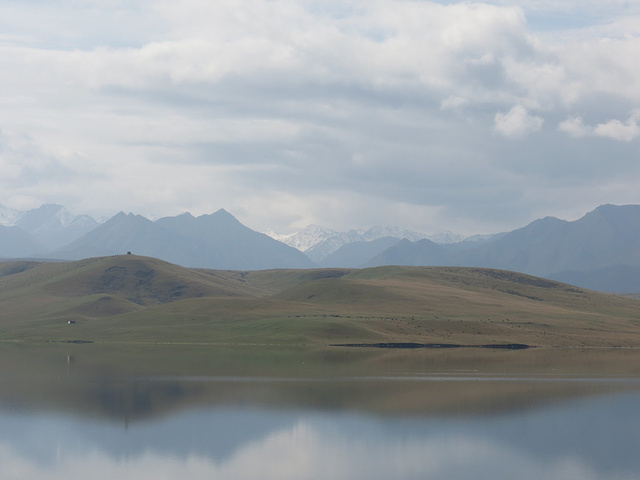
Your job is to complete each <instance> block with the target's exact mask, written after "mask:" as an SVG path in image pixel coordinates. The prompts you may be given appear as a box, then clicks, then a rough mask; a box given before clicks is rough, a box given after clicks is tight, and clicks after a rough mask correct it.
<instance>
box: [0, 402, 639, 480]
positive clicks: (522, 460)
mask: <svg viewBox="0 0 640 480" xmlns="http://www.w3.org/2000/svg"><path fill="white" fill-rule="evenodd" d="M639 400H640V395H638V394H634V395H630V394H626V395H618V396H603V397H597V398H592V399H589V400H580V401H572V402H566V403H563V404H560V405H556V406H553V407H548V408H539V409H534V410H528V411H525V412H518V413H513V412H512V413H509V414H504V415H491V416H484V417H483V416H469V417H457V418H437V417H398V416H389V417H385V416H375V415H362V414H353V413H326V412H322V413H319V412H309V411H302V410H295V411H273V410H260V409H240V408H238V409H229V408H226V409H213V410H197V411H190V412H187V413H181V414H178V415H173V416H171V417H168V418H163V419H159V420H154V421H148V422H145V423H135V424H132V425H129V427H128V428H127V429H125V426H124V425H114V424H113V423H103V422H99V421H86V420H81V419H77V418H71V417H63V416H52V415H42V414H39V415H26V414H8V413H6V412H5V413H2V414H0V474H1V475H0V476H1V478H2V479H8V480H14V479H15V480H22V479H29V480H31V479H45V480H49V479H68V480H75V479H86V478H92V479H114V478H115V479H119V480H125V479H143V480H144V479H154V480H156V479H173V478H189V479H217V478H220V479H247V478H250V479H254V478H255V479H271V478H273V479H289V478H291V479H312V478H318V479H350V480H353V479H359V478H363V479H389V478H394V479H425V478H438V479H492V480H493V479H502V478H504V479H511V478H518V479H536V480H537V479H580V480H591V479H632V478H633V479H637V478H640V459H638V451H640V448H639V447H640V409H638V408H637V405H638V401H639ZM88 475H89V476H88Z"/></svg>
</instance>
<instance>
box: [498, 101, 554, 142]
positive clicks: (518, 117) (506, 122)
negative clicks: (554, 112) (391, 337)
mask: <svg viewBox="0 0 640 480" xmlns="http://www.w3.org/2000/svg"><path fill="white" fill-rule="evenodd" d="M494 121H495V129H496V131H497V132H498V133H500V134H501V135H503V136H505V137H508V138H523V137H525V136H527V135H529V134H531V133H535V132H537V131H539V130H540V128H542V124H543V123H544V119H543V118H542V117H538V116H536V115H531V114H530V113H529V112H528V111H527V109H526V108H524V107H523V106H522V105H515V106H514V107H513V108H512V109H511V110H509V111H508V112H507V113H501V112H498V113H496V116H495V117H494Z"/></svg>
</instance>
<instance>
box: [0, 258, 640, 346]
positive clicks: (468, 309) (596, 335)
mask: <svg viewBox="0 0 640 480" xmlns="http://www.w3.org/2000/svg"><path fill="white" fill-rule="evenodd" d="M638 307H640V302H638V301H636V300H633V299H629V298H622V297H618V296H613V295H608V294H602V293H597V292H593V291H588V290H584V289H581V288H576V287H573V286H571V285H568V284H563V283H559V282H555V281H550V280H545V279H541V278H537V277H532V276H528V275H523V274H519V273H514V272H508V271H503V270H491V269H481V268H459V267H376V268H368V269H361V270H358V269H340V268H334V269H307V270H297V269H296V270H291V269H280V270H262V271H225V270H207V269H189V268H184V267H180V266H177V265H174V264H171V263H167V262H165V261H162V260H158V259H155V258H150V257H141V256H137V255H118V256H109V257H97V258H89V259H85V260H81V261H75V262H58V263H54V262H36V261H9V262H4V263H0V322H1V325H2V330H1V334H0V335H1V338H2V339H4V340H24V341H56V342H60V341H61V342H67V341H74V342H106V341H108V342H150V343H155V342H171V343H204V344H240V343H251V344H282V345H284V344H288V345H292V344H300V345H327V344H355V343H366V344H376V343H419V344H438V345H442V344H458V345H492V344H496V345H505V344H515V343H517V344H525V345H534V346H535V345H541V346H548V345H575V346H581V345H589V346H618V345H620V346H637V345H638V344H640V308H638Z"/></svg>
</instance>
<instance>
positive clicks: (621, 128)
mask: <svg viewBox="0 0 640 480" xmlns="http://www.w3.org/2000/svg"><path fill="white" fill-rule="evenodd" d="M638 120H640V110H635V111H634V112H633V113H632V114H631V116H630V117H629V119H628V120H627V121H626V122H621V121H620V120H609V121H608V122H607V123H600V124H598V125H596V127H595V129H594V133H595V134H596V135H598V136H599V137H606V138H611V139H613V140H618V141H621V142H630V141H631V140H633V139H634V138H636V137H638V136H639V135H640V126H638Z"/></svg>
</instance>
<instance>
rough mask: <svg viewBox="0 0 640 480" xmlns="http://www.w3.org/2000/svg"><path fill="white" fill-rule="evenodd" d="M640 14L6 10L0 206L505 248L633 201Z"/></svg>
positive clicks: (15, 0) (256, 7)
mask: <svg viewBox="0 0 640 480" xmlns="http://www.w3.org/2000/svg"><path fill="white" fill-rule="evenodd" d="M639 58H640V1H637V0H631V1H622V0H597V1H596V0H581V1H578V0H553V1H550V0H530V1H529V0H523V1H520V2H517V1H500V0H493V1H487V2H481V3H471V2H457V1H440V2H435V1H422V0H340V1H337V0H335V1H334V0H325V1H319V0H233V1H232V0H215V1H213V0H181V1H179V2H178V1H167V0H46V1H44V0H0V72H2V73H0V204H2V205H5V206H8V207H11V208H17V209H20V210H27V209H30V208H36V207H38V206H40V205H41V204H44V203H57V204H62V205H65V206H66V207H67V208H68V209H69V210H71V211H72V212H73V213H76V214H89V215H92V216H94V217H97V218H99V217H103V216H107V215H112V214H115V213H117V212H118V211H121V210H122V211H125V212H130V211H131V212H134V213H139V214H142V215H146V216H155V217H161V216H169V215H177V214H180V213H182V212H185V211H189V212H191V213H193V214H194V215H201V214H206V213H212V212H215V211H216V210H218V209H220V208H224V209H226V210H227V211H229V212H230V213H232V214H233V215H234V216H236V217H237V218H238V219H239V220H240V221H241V222H242V223H244V224H245V225H247V226H249V227H250V228H253V229H255V230H260V231H264V230H266V229H267V228H271V229H273V230H275V231H277V232H280V233H292V232H294V231H296V230H299V229H302V228H304V227H305V226H306V225H309V224H319V225H323V226H325V227H328V228H333V229H337V230H345V229H349V228H355V227H370V226H373V225H389V226H391V225H395V226H399V227H403V228H410V229H413V230H418V231H423V232H426V233H438V232H444V231H452V232H455V233H461V234H469V235H470V234H475V233H495V232H500V231H506V230H512V229H515V228H519V227H521V226H524V225H526V224H527V223H529V222H531V221H533V220H535V219H536V218H541V217H545V216H549V215H550V216H556V217H559V218H563V219H567V220H573V219H576V218H579V217H580V216H582V215H584V214H585V213H586V212H588V211H590V210H593V209H594V208H595V207H597V206H598V205H601V204H605V203H613V204H630V203H640V188H638V186H639V185H640V62H639V61H638V59H639Z"/></svg>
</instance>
